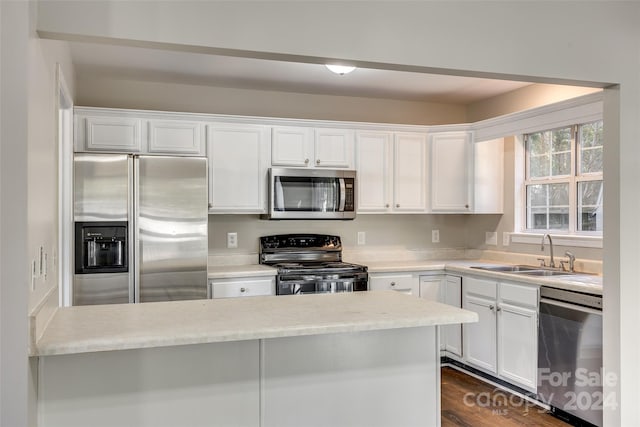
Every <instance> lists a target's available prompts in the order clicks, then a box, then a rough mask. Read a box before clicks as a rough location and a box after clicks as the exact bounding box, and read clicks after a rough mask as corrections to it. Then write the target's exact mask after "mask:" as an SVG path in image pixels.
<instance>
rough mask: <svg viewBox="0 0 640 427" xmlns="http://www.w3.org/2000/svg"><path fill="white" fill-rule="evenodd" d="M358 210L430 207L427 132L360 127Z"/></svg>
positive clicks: (408, 210)
mask: <svg viewBox="0 0 640 427" xmlns="http://www.w3.org/2000/svg"><path fill="white" fill-rule="evenodd" d="M356 143H357V149H356V160H357V161H356V163H357V164H356V168H357V172H358V213H391V212H399V213H418V212H425V210H426V143H427V139H426V134H422V133H408V132H404V133H392V132H382V131H359V132H358V133H357V137H356Z"/></svg>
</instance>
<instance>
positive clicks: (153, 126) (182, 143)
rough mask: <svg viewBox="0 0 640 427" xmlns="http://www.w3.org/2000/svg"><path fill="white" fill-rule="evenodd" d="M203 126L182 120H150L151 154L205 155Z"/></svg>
mask: <svg viewBox="0 0 640 427" xmlns="http://www.w3.org/2000/svg"><path fill="white" fill-rule="evenodd" d="M202 128H203V124H202V123H199V122H189V121H181V120H149V149H148V150H149V153H153V154H163V153H166V154H189V155H200V156H204V155H205V149H204V147H205V144H204V141H203V137H202V136H203V134H204V132H203V129H202Z"/></svg>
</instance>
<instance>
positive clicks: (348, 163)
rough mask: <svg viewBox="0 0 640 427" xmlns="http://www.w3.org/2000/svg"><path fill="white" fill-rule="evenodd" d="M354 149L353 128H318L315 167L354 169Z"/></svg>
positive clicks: (316, 132)
mask: <svg viewBox="0 0 640 427" xmlns="http://www.w3.org/2000/svg"><path fill="white" fill-rule="evenodd" d="M354 150H355V144H354V136H353V131H352V130H349V129H325V128H321V129H316V131H315V153H314V154H315V164H314V166H315V167H317V168H347V169H353V153H354Z"/></svg>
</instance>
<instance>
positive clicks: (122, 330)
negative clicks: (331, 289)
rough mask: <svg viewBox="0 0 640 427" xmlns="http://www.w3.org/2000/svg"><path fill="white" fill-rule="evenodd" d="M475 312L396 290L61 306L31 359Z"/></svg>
mask: <svg viewBox="0 0 640 427" xmlns="http://www.w3.org/2000/svg"><path fill="white" fill-rule="evenodd" d="M477 320H478V317H477V314H476V313H473V312H470V311H466V310H461V309H458V308H455V307H451V306H448V305H444V304H439V303H435V302H431V301H427V300H424V299H420V298H415V297H412V296H408V295H404V294H401V293H398V292H394V291H372V292H353V293H340V294H313V295H292V296H266V297H248V298H226V299H217V300H193V301H172V302H158V303H144V304H113V305H100V306H79V307H66V308H60V309H58V310H57V312H56V313H55V315H54V317H53V318H52V320H51V322H50V323H49V325H48V327H47V328H46V330H45V332H44V334H43V336H42V338H40V339H39V340H38V342H37V343H36V346H35V349H34V354H32V355H33V356H49V355H61V354H74V353H88V352H97V351H110V350H126V349H137V348H149V347H163V346H174V345H186V344H202V343H214V342H225V341H243V340H254V339H265V338H277V337H292V336H301V335H318V334H328V333H340V332H361V331H370V330H381V329H395V328H408V327H417V326H433V325H444V324H454V323H467V322H475V321H477Z"/></svg>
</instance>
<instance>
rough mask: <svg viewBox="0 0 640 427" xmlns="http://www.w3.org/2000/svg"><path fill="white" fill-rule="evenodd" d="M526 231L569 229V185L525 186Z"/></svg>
mask: <svg viewBox="0 0 640 427" xmlns="http://www.w3.org/2000/svg"><path fill="white" fill-rule="evenodd" d="M527 229H530V230H550V229H553V230H558V229H562V230H567V229H569V184H568V183H563V184H534V185H528V186H527Z"/></svg>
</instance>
